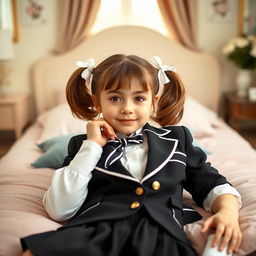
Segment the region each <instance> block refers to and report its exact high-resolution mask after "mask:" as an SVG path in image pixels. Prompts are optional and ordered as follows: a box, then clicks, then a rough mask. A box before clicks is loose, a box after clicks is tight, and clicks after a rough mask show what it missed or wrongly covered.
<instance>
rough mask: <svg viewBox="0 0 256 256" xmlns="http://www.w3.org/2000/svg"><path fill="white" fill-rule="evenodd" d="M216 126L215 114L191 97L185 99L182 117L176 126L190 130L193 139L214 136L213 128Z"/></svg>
mask: <svg viewBox="0 0 256 256" xmlns="http://www.w3.org/2000/svg"><path fill="white" fill-rule="evenodd" d="M218 124H219V121H218V116H217V114H216V113H215V112H213V111H212V110H210V109H208V108H207V107H205V106H203V105H202V104H200V103H199V102H198V101H196V100H194V99H193V98H191V97H187V98H186V101H185V104H184V113H183V117H182V119H181V120H180V122H179V123H178V125H184V126H186V127H188V128H189V129H191V131H192V132H193V134H194V136H195V137H202V136H211V135H214V134H215V129H214V127H217V126H218Z"/></svg>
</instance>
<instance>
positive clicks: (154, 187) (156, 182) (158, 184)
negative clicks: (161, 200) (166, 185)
mask: <svg viewBox="0 0 256 256" xmlns="http://www.w3.org/2000/svg"><path fill="white" fill-rule="evenodd" d="M152 188H153V189H154V190H159V189H160V182H158V181H154V182H153V183H152Z"/></svg>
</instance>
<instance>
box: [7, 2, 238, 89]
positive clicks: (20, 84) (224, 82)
mask: <svg viewBox="0 0 256 256" xmlns="http://www.w3.org/2000/svg"><path fill="white" fill-rule="evenodd" d="M197 1H198V43H199V46H200V47H201V49H202V50H203V51H205V52H208V53H211V54H213V55H214V56H215V57H216V58H217V59H218V60H219V63H220V66H221V71H222V73H221V86H222V91H223V92H225V91H230V90H233V89H235V74H236V71H237V69H236V67H235V66H234V65H233V63H230V62H228V61H227V60H226V58H225V57H224V56H223V55H222V53H221V49H222V47H223V45H224V44H225V43H226V42H227V40H228V39H230V38H231V37H234V36H237V25H238V24H237V20H238V19H237V17H236V18H235V19H234V20H233V22H212V21H209V20H208V19H207V6H206V5H207V2H209V1H208V0H197ZM232 1H233V2H235V3H236V4H235V8H236V11H237V13H238V1H239V0H232ZM17 2H19V1H17ZM46 3H47V5H48V19H47V24H45V25H39V26H24V25H23V24H22V23H20V41H19V42H18V43H17V44H16V45H15V52H16V57H15V59H14V60H11V61H9V62H8V65H9V66H10V67H11V68H12V69H13V72H12V74H11V85H10V86H9V87H7V88H6V92H7V93H10V94H14V93H20V92H28V93H32V88H31V83H30V69H31V67H32V65H33V64H34V63H35V61H37V60H38V59H40V58H41V57H43V56H45V55H49V54H51V53H52V50H53V49H54V47H55V45H56V41H57V32H58V21H59V14H60V8H61V1H60V0H46ZM18 7H19V6H18ZM198 68H200V67H198Z"/></svg>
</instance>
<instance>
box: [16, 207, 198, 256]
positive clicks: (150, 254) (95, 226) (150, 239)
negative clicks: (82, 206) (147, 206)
mask: <svg viewBox="0 0 256 256" xmlns="http://www.w3.org/2000/svg"><path fill="white" fill-rule="evenodd" d="M21 244H22V248H23V250H24V251H25V250H27V249H29V250H31V252H32V253H33V254H34V255H35V256H72V255H75V256H128V255H129V256H131V255H132V256H158V255H159V256H184V255H185V256H196V255H197V254H196V252H195V250H194V249H193V248H192V247H190V246H188V245H187V244H185V243H183V242H182V241H179V240H177V239H176V238H174V237H173V236H171V235H170V234H169V233H168V232H167V231H165V230H164V229H163V228H162V227H161V226H159V225H158V224H157V223H156V222H155V221H154V220H153V219H151V217H150V216H148V214H147V213H146V212H145V211H143V210H141V211H139V212H138V213H135V214H134V215H132V216H130V217H128V218H125V219H120V220H115V221H113V220H112V221H101V222H97V223H90V224H86V225H83V226H77V227H68V228H66V229H58V230H56V231H50V232H44V233H40V234H35V235H31V236H28V237H24V238H22V239H21Z"/></svg>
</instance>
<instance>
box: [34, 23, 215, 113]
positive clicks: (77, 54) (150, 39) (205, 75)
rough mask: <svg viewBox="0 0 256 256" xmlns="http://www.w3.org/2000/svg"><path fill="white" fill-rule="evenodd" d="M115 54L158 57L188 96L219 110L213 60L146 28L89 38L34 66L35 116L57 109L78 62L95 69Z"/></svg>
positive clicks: (110, 31)
mask: <svg viewBox="0 0 256 256" xmlns="http://www.w3.org/2000/svg"><path fill="white" fill-rule="evenodd" d="M81 53H82V54H81ZM117 53H123V54H135V55H138V56H140V57H143V58H145V59H147V60H150V59H151V57H152V56H155V55H156V56H160V57H161V58H162V60H163V62H164V63H166V64H168V65H173V66H175V67H176V68H177V72H178V74H179V75H180V76H181V79H182V80H183V82H184V83H185V86H186V88H187V91H188V94H189V95H191V96H193V97H194V98H195V99H196V100H198V101H199V102H201V103H202V104H203V105H205V106H207V107H209V108H210V109H212V110H214V111H217V110H218V102H219V89H220V71H219V65H218V63H217V61H216V59H215V58H214V57H213V56H210V55H207V54H205V53H202V52H195V51H192V50H189V49H187V48H185V47H182V46H181V45H179V44H177V43H175V42H173V41H171V40H170V39H168V38H167V37H164V36H163V35H161V34H159V33H158V32H156V31H154V30H151V29H148V28H145V27H135V26H120V27H113V28H110V29H107V30H104V31H102V32H100V33H98V34H96V35H95V36H93V37H90V38H88V39H87V40H85V41H84V42H83V43H82V44H81V45H80V46H78V47H77V48H75V49H74V50H72V51H69V52H67V53H66V54H61V55H55V56H50V57H46V58H44V59H41V60H40V61H38V63H36V65H35V66H34V67H33V71H32V81H33V88H34V95H35V104H36V111H37V114H40V113H42V112H43V111H45V110H47V109H49V108H51V107H53V106H54V105H56V101H57V95H58V94H60V93H61V91H62V93H63V95H64V92H65V86H66V83H67V80H68V78H69V76H70V74H71V73H72V72H73V71H74V70H75V69H76V66H75V62H76V61H77V60H86V59H88V58H94V59H95V62H96V65H97V64H98V63H99V62H101V61H102V60H103V59H105V58H106V57H108V56H110V55H112V54H117ZM56 67H58V68H56ZM209 68H210V69H211V70H212V72H211V74H210V76H209V72H208V70H209ZM205 71H207V72H205Z"/></svg>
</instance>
